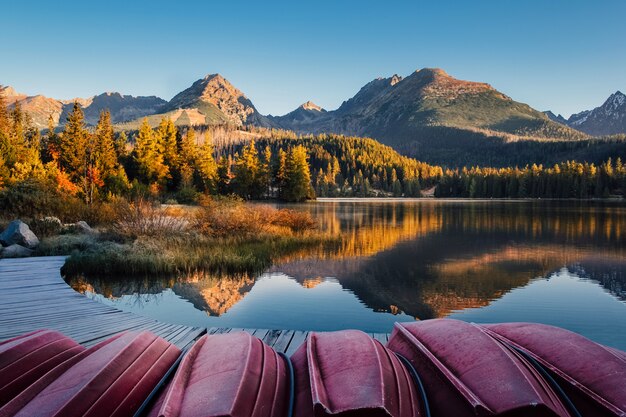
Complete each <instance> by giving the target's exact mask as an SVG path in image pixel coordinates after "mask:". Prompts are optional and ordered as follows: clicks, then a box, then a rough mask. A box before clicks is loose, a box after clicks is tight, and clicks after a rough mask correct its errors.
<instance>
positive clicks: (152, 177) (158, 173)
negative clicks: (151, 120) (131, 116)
mask: <svg viewBox="0 0 626 417" xmlns="http://www.w3.org/2000/svg"><path fill="white" fill-rule="evenodd" d="M163 159H164V158H163V151H162V149H161V146H160V143H159V141H158V138H157V137H156V135H155V133H154V131H153V130H152V128H151V127H150V124H148V119H147V118H144V119H143V121H142V123H141V127H140V128H139V133H138V134H137V141H136V143H135V148H134V150H133V160H134V162H135V165H136V167H137V171H138V173H139V176H140V178H141V179H142V180H143V181H145V182H146V183H147V184H150V185H157V186H161V185H163V184H165V181H166V180H167V178H168V177H169V168H168V167H167V166H166V165H165V163H164V162H163Z"/></svg>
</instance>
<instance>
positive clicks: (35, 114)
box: [0, 87, 167, 129]
mask: <svg viewBox="0 0 626 417" xmlns="http://www.w3.org/2000/svg"><path fill="white" fill-rule="evenodd" d="M0 94H2V95H3V96H4V100H5V103H6V104H7V105H8V106H9V108H13V107H15V105H16V104H18V103H19V105H20V107H21V108H22V110H24V111H25V112H26V113H28V114H29V115H30V117H31V120H32V122H33V125H34V126H35V127H37V128H40V129H45V128H47V127H48V124H49V119H50V118H52V124H53V125H54V126H60V125H61V126H62V125H63V124H65V120H66V118H67V115H68V114H69V112H70V111H71V110H72V107H73V106H74V102H77V103H78V104H80V106H81V107H82V108H83V110H84V113H85V122H86V123H87V124H88V125H91V126H94V125H95V124H96V123H97V122H98V118H99V116H100V112H101V111H102V110H105V109H108V110H109V111H110V112H111V121H112V122H113V123H121V122H124V121H129V120H133V119H137V118H140V117H143V116H147V115H151V114H154V113H156V112H159V111H160V110H161V108H162V107H163V106H164V105H165V104H167V101H165V100H163V99H161V98H158V97H155V96H149V97H141V96H140V97H133V96H125V95H121V94H120V93H102V94H100V95H97V96H93V97H90V98H87V99H83V98H76V99H73V100H57V99H54V98H49V97H46V96H43V95H36V96H27V95H26V94H22V93H18V92H17V91H15V89H13V88H12V87H0Z"/></svg>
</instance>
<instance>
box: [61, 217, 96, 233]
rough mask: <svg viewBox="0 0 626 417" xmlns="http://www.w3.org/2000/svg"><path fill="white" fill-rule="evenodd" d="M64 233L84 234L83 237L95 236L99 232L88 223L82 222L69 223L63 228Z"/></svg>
mask: <svg viewBox="0 0 626 417" xmlns="http://www.w3.org/2000/svg"><path fill="white" fill-rule="evenodd" d="M63 232H64V233H74V234H83V235H93V234H96V233H98V231H97V230H95V229H93V228H92V227H91V226H89V225H88V224H87V222H86V221H84V220H81V221H79V222H76V223H69V224H66V225H64V227H63Z"/></svg>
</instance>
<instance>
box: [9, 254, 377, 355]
mask: <svg viewBox="0 0 626 417" xmlns="http://www.w3.org/2000/svg"><path fill="white" fill-rule="evenodd" d="M64 262H65V257H62V256H46V257H40V258H21V259H2V260H0V341H1V340H5V339H9V338H11V337H14V336H18V335H20V334H24V333H27V332H31V331H33V330H37V329H52V330H58V331H60V332H61V333H63V334H65V335H67V336H69V337H71V338H73V339H74V340H76V341H77V342H78V343H81V344H83V345H85V346H91V345H93V344H95V343H98V342H100V341H102V340H104V339H106V338H108V337H110V336H112V335H114V334H116V333H119V332H122V331H125V330H149V331H151V332H153V333H155V334H157V335H159V336H161V337H163V338H164V339H166V340H168V341H170V342H172V343H174V344H175V345H177V346H179V347H181V348H184V347H186V346H188V345H189V344H191V343H192V342H193V341H194V340H196V339H197V338H198V337H199V336H201V335H203V334H205V333H207V332H208V333H209V334H215V333H228V332H233V331H246V332H248V333H251V334H253V335H254V336H256V337H258V338H259V339H262V340H263V341H264V342H265V343H266V344H268V345H269V346H272V347H273V348H274V349H276V350H277V351H278V352H284V353H286V354H287V355H291V354H292V353H293V352H295V350H296V349H297V348H298V347H299V346H300V345H301V344H302V342H304V340H305V339H306V337H307V335H308V333H309V332H307V331H298V330H267V329H245V328H242V329H233V328H223V327H212V328H209V329H206V328H200V327H189V326H184V325H180V324H168V323H164V322H161V321H158V320H155V319H151V318H147V317H142V316H140V315H137V314H134V313H129V312H124V311H120V310H118V309H116V308H114V307H110V306H106V305H104V304H102V303H99V302H97V301H95V300H91V299H89V298H87V297H85V296H84V295H82V294H79V293H77V292H76V291H74V290H73V289H72V288H71V287H70V286H69V285H67V283H66V282H65V281H64V280H63V278H62V277H61V274H60V270H61V267H62V266H63V263H64ZM371 336H372V337H374V338H376V339H378V340H380V341H381V342H383V343H386V342H387V339H388V336H389V335H387V334H384V333H374V334H371Z"/></svg>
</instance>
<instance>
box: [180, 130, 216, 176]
mask: <svg viewBox="0 0 626 417" xmlns="http://www.w3.org/2000/svg"><path fill="white" fill-rule="evenodd" d="M211 152H213V151H212V150H211ZM178 155H179V164H178V171H179V173H178V175H179V177H180V187H181V188H184V187H190V186H191V185H192V183H193V175H194V166H195V164H196V159H197V157H198V147H197V145H196V131H195V130H194V129H193V128H192V127H190V128H188V129H187V131H186V132H185V134H184V135H179V137H178ZM198 181H201V180H200V179H198Z"/></svg>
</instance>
